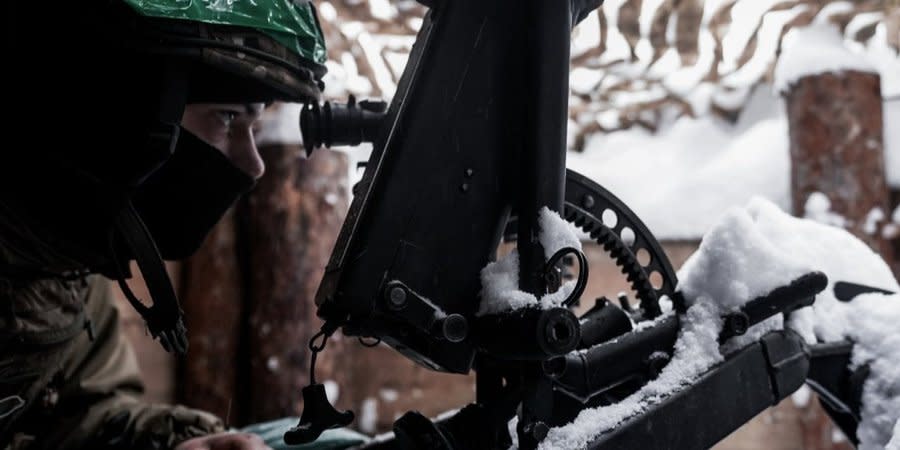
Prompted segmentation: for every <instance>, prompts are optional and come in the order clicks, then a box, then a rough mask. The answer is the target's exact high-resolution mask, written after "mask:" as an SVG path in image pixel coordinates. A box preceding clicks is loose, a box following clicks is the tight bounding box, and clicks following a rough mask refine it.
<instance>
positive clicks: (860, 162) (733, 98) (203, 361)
mask: <svg viewBox="0 0 900 450" xmlns="http://www.w3.org/2000/svg"><path fill="white" fill-rule="evenodd" d="M315 5H316V7H317V9H318V13H319V18H320V21H321V24H322V27H323V29H324V31H325V35H326V40H327V44H328V54H329V61H328V63H327V66H328V69H329V74H328V75H327V77H326V79H325V83H326V88H325V98H326V99H331V100H337V101H340V102H344V101H346V99H347V97H348V96H349V95H351V94H352V95H355V96H356V97H357V98H359V99H363V98H382V99H385V100H390V98H391V96H392V95H393V94H394V91H395V90H396V86H397V81H398V79H399V77H400V75H401V73H402V71H403V67H404V65H405V63H406V59H407V55H408V53H409V51H410V49H411V46H412V44H413V42H414V40H415V34H416V32H417V31H418V30H419V28H420V27H421V25H422V21H423V16H424V14H425V8H423V7H421V6H420V5H418V4H417V3H415V2H413V1H410V0H401V1H396V0H331V1H315ZM898 47H900V2H898V1H897V0H882V1H822V0H820V1H801V0H793V1H792V0H705V1H704V0H606V3H605V4H604V5H603V7H602V8H601V9H600V10H598V11H596V12H594V13H592V14H591V15H590V16H588V18H587V19H586V20H585V21H584V22H583V23H581V24H580V25H579V26H578V28H577V29H576V30H575V31H574V33H573V35H572V66H571V68H572V70H571V76H570V87H571V97H570V102H569V113H570V114H569V116H570V118H569V139H568V146H569V148H568V166H569V168H572V169H575V170H576V171H579V172H582V173H584V174H585V175H587V176H589V177H590V178H592V179H593V180H595V181H597V182H599V183H600V184H601V185H603V186H604V187H606V188H607V189H609V190H610V191H612V192H613V193H614V194H616V195H617V196H619V197H620V198H621V199H622V200H624V201H625V202H626V203H627V204H628V205H629V206H630V207H631V208H632V209H633V210H634V211H635V212H636V213H637V214H638V215H639V216H640V217H641V218H643V220H644V221H645V223H646V224H647V225H648V227H649V228H650V230H651V231H652V232H653V233H654V234H655V235H656V237H657V238H658V239H659V240H660V241H661V242H662V243H663V245H664V247H665V249H666V252H667V253H668V254H669V256H670V259H671V260H672V263H673V265H674V266H675V267H676V269H677V268H678V267H679V266H680V265H681V264H682V263H683V262H684V260H685V259H686V258H687V257H688V256H689V255H690V254H691V253H692V252H693V251H694V250H695V249H696V247H697V245H698V242H699V240H700V238H701V236H702V235H703V233H704V232H705V230H706V229H707V228H708V227H709V226H710V225H712V224H713V223H714V222H715V220H716V219H717V218H718V216H719V215H720V214H721V213H723V212H724V211H725V210H726V209H728V208H729V207H733V206H743V205H745V204H746V203H747V201H748V200H749V199H751V198H752V197H754V196H762V197H765V198H768V199H770V200H772V201H774V202H775V203H776V204H778V205H779V206H781V207H782V208H783V209H785V210H786V211H791V212H792V213H793V214H795V215H797V216H803V217H808V218H812V219H815V220H820V221H824V222H826V223H829V224H831V225H834V226H841V227H844V228H846V229H847V230H849V231H850V232H852V233H854V234H856V235H857V236H859V237H860V238H862V239H863V240H864V241H865V242H867V243H868V244H869V245H870V246H871V247H872V248H873V249H874V250H876V251H878V252H879V253H881V255H882V256H883V257H884V259H885V260H886V261H888V262H889V264H891V265H892V267H894V272H895V274H897V273H898V272H900V266H898V259H900V258H898V256H900V209H898V201H900V57H898V53H897V52H898ZM299 111H300V105H293V104H276V105H273V106H271V107H270V108H269V109H268V110H267V111H266V114H265V116H264V118H263V120H262V122H261V123H260V126H259V129H258V130H257V143H258V145H259V147H260V151H261V153H262V156H263V158H264V160H265V163H266V167H267V172H266V175H265V177H264V178H263V179H262V180H261V181H260V183H259V185H258V186H257V187H256V189H255V190H254V191H253V192H252V193H251V194H250V195H249V196H248V197H247V198H245V199H244V200H243V201H242V202H241V203H240V204H239V205H238V206H237V207H235V208H234V209H233V210H232V211H231V212H230V213H229V215H228V216H227V217H226V218H225V220H224V221H223V222H222V223H220V224H219V226H218V227H217V228H216V229H215V230H214V231H213V232H212V234H211V235H210V236H209V237H208V238H207V241H206V243H205V244H204V247H203V248H202V249H201V250H200V252H199V253H198V254H196V255H195V256H194V257H193V258H191V259H190V260H188V261H185V262H182V263H177V264H172V265H170V266H169V268H170V270H171V272H172V274H173V277H174V279H175V280H176V282H177V284H178V286H179V290H180V292H181V298H182V304H183V306H184V309H185V311H186V313H187V318H188V329H189V330H190V341H191V342H190V345H191V348H190V357H189V358H186V359H183V360H175V359H174V358H172V357H171V356H170V355H168V354H165V353H164V352H162V350H161V349H159V348H158V345H156V344H155V343H154V342H153V341H151V340H150V338H149V337H148V336H147V334H146V332H145V330H144V324H143V322H142V320H141V319H140V317H138V316H137V315H136V313H134V312H133V311H132V309H131V308H130V307H122V308H120V309H121V311H122V320H123V322H124V325H125V327H126V329H127V331H128V333H129V337H130V338H131V339H132V342H133V343H134V345H135V346H136V348H137V350H138V354H139V357H140V362H141V365H142V367H143V368H144V370H145V374H146V377H145V378H146V380H147V382H148V385H149V390H148V392H147V396H148V397H149V398H151V399H152V400H155V401H165V402H181V403H186V404H188V405H190V406H193V407H198V408H203V409H206V410H208V411H211V412H213V413H215V414H217V415H219V416H221V417H223V418H225V420H226V421H227V422H228V423H229V424H230V425H233V426H240V425H246V424H250V423H254V422H259V421H263V420H270V419H275V418H279V417H283V416H289V415H299V414H300V411H301V410H302V404H301V399H300V389H301V388H302V387H303V386H304V385H305V384H306V383H307V378H308V370H309V366H308V365H309V353H308V350H307V341H308V340H309V338H310V337H311V336H312V335H313V334H314V333H316V332H317V331H318V329H319V327H320V325H321V323H320V321H319V320H318V319H317V318H316V316H315V305H314V304H313V300H312V299H313V296H314V293H315V291H316V288H317V287H318V283H319V281H320V278H321V276H322V272H323V269H324V267H325V264H326V262H327V259H328V257H329V256H330V252H331V248H332V246H333V244H334V241H335V239H336V235H337V232H338V230H339V229H340V226H341V223H342V221H343V217H344V215H345V214H346V211H347V208H348V205H349V200H350V196H351V191H350V187H351V186H352V184H353V183H354V182H355V181H356V180H358V179H359V177H360V176H361V174H362V168H361V163H364V161H365V160H366V158H367V156H368V153H369V151H370V149H367V148H364V147H363V148H354V149H331V150H318V151H316V152H315V153H313V155H312V156H311V157H309V158H307V157H306V156H305V152H304V149H303V146H302V142H301V137H300V133H299V128H298V117H299ZM411 176H427V174H413V175H411ZM585 246H586V253H587V255H588V257H589V258H590V267H591V277H590V283H589V287H588V289H587V291H586V294H585V296H584V297H583V300H582V307H583V308H587V307H590V306H591V305H592V304H593V299H594V298H597V297H600V296H607V297H609V298H615V297H616V296H617V295H618V294H619V293H620V292H627V290H628V286H627V284H626V282H625V280H624V278H623V277H622V275H621V274H620V273H619V272H618V270H617V268H616V267H615V266H614V265H613V263H612V262H611V261H610V260H609V258H608V257H607V255H606V254H605V253H604V251H603V250H602V248H599V247H598V246H596V245H592V244H591V243H590V242H585ZM131 284H132V285H133V286H134V287H135V288H136V289H139V286H141V285H142V283H139V282H136V283H131ZM122 305H125V303H124V302H123V303H122ZM317 374H318V378H319V380H324V384H325V385H326V388H327V391H328V394H329V397H330V398H331V399H332V401H336V403H337V405H338V407H339V408H342V409H353V410H354V411H356V413H357V420H356V422H355V423H354V424H353V426H354V427H355V428H357V429H359V430H360V431H362V432H365V433H370V434H371V433H378V432H383V431H387V430H389V429H390V426H391V423H392V422H393V421H394V420H395V419H396V418H397V417H399V415H400V414H402V413H403V412H405V411H407V410H410V409H417V410H419V411H421V412H423V413H424V414H426V415H431V416H435V415H438V414H440V413H442V412H446V411H448V410H452V409H454V408H457V407H460V406H461V405H464V404H465V403H468V402H470V401H472V400H473V399H474V382H473V381H474V378H472V377H471V376H469V377H465V376H458V375H446V374H438V373H433V372H430V371H428V370H426V369H424V368H421V367H418V366H416V365H414V364H413V363H412V362H410V361H408V360H406V359H405V358H403V357H401V356H399V354H397V353H396V352H394V351H393V350H391V349H390V348H388V347H387V346H384V345H377V346H375V347H372V348H369V347H366V346H364V345H361V343H359V342H357V341H356V340H355V339H349V338H347V339H345V338H342V337H341V336H340V333H338V334H336V335H335V336H334V337H333V338H331V339H330V341H329V343H328V347H327V348H326V351H325V352H324V353H323V354H322V355H321V356H320V358H319V363H318V365H317ZM717 448H721V449H763V448H765V449H839V448H851V446H850V445H849V444H848V443H847V442H846V439H845V438H844V436H843V435H841V433H840V431H839V430H838V429H837V428H836V427H833V426H832V425H831V424H830V421H829V420H828V418H827V416H826V415H825V414H824V413H822V412H821V410H820V408H819V406H818V404H817V400H816V399H815V395H813V394H811V392H810V391H809V390H808V389H807V388H805V387H804V388H802V389H801V390H799V391H798V392H796V393H795V394H794V395H792V396H791V397H790V398H788V399H786V400H785V401H783V402H782V403H781V404H780V405H778V406H777V407H774V408H770V409H769V410H767V411H766V412H764V413H763V414H761V415H760V416H759V417H757V418H756V419H754V421H752V422H751V423H749V424H747V425H746V426H745V427H743V428H742V429H740V430H738V431H737V432H735V433H734V434H732V435H731V436H730V437H729V438H727V439H726V440H725V441H723V442H721V443H720V444H719V446H718V447H717Z"/></svg>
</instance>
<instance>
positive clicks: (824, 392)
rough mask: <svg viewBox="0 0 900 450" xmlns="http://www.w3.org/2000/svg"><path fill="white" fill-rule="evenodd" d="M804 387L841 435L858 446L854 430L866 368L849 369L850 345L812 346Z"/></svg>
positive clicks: (836, 343) (828, 344)
mask: <svg viewBox="0 0 900 450" xmlns="http://www.w3.org/2000/svg"><path fill="white" fill-rule="evenodd" d="M810 353H811V355H812V358H811V360H810V368H809V379H808V380H807V384H808V385H809V386H810V387H811V388H812V390H813V391H815V392H816V394H818V396H819V400H821V402H822V405H823V406H824V408H825V410H826V411H827V412H828V415H829V416H831V418H832V420H834V422H835V423H836V424H838V426H839V427H840V428H841V431H843V432H844V435H845V436H847V437H848V439H850V441H851V442H853V443H854V444H856V443H858V439H857V437H856V428H857V426H858V425H859V420H860V408H861V406H862V388H863V383H864V382H865V378H866V376H867V375H868V366H865V365H863V366H860V367H858V368H857V369H856V370H850V362H851V359H850V358H851V355H852V353H853V343H851V342H846V341H842V342H829V343H825V344H816V345H813V346H812V348H811V350H810Z"/></svg>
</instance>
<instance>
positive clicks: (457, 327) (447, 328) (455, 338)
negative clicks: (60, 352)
mask: <svg viewBox="0 0 900 450" xmlns="http://www.w3.org/2000/svg"><path fill="white" fill-rule="evenodd" d="M441 333H442V334H443V335H444V339H446V340H448V341H450V342H462V341H464V340H465V339H466V336H468V335H469V322H468V321H467V320H466V318H465V317H463V316H461V315H459V314H450V315H449V316H447V317H445V318H443V319H442V320H441Z"/></svg>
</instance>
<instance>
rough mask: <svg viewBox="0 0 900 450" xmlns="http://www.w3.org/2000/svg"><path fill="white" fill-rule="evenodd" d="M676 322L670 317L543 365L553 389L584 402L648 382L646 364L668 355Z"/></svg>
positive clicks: (676, 335) (672, 345) (674, 337)
mask: <svg viewBox="0 0 900 450" xmlns="http://www.w3.org/2000/svg"><path fill="white" fill-rule="evenodd" d="M678 324H679V319H678V317H677V316H671V317H667V318H664V319H662V320H661V321H660V322H659V323H658V324H657V325H655V326H653V327H648V328H645V329H643V330H638V331H635V332H632V333H629V334H626V335H623V336H621V337H619V338H618V339H615V340H614V341H610V342H607V343H604V344H600V345H596V346H594V347H591V348H590V349H588V350H585V351H579V352H573V353H569V354H567V355H565V356H561V357H558V358H554V359H552V360H550V361H548V363H547V364H545V368H552V369H553V370H550V372H551V373H548V375H551V376H552V377H553V378H554V381H555V385H556V386H557V387H558V388H559V389H560V390H561V391H562V392H565V393H566V395H569V396H571V397H573V398H576V399H578V400H579V401H581V402H583V403H584V402H587V401H589V400H590V399H591V398H592V397H594V396H596V395H599V394H602V393H604V392H606V391H608V390H610V389H613V388H615V387H616V386H619V385H621V384H623V383H627V382H630V381H634V380H639V381H640V382H641V383H640V384H642V383H643V382H646V381H647V379H649V378H650V374H649V373H648V371H647V363H648V361H649V359H650V356H651V355H653V354H654V353H656V352H658V351H664V352H667V353H671V352H672V351H673V349H674V347H675V340H676V339H677V337H678Z"/></svg>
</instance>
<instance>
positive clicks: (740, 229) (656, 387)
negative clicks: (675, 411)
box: [541, 198, 900, 450]
mask: <svg viewBox="0 0 900 450" xmlns="http://www.w3.org/2000/svg"><path fill="white" fill-rule="evenodd" d="M814 270H817V271H822V272H824V273H825V274H826V275H828V277H829V285H828V287H827V288H826V290H825V291H823V293H822V294H820V295H819V296H818V297H817V301H816V304H815V305H814V306H813V307H809V308H804V309H803V310H800V311H797V312H795V313H794V314H793V315H792V316H791V320H790V321H789V323H788V328H790V329H793V330H795V331H797V332H798V333H799V334H801V335H802V336H803V337H804V338H805V339H806V340H807V341H808V342H809V343H811V344H812V343H817V342H831V341H841V340H850V341H851V342H853V343H854V350H853V355H852V363H851V364H852V366H851V368H856V367H859V366H862V365H868V366H869V368H870V375H869V377H868V378H867V380H866V382H865V384H864V387H863V405H862V410H861V416H862V421H861V423H860V425H859V428H858V432H857V435H858V437H859V439H860V446H859V448H860V449H862V450H875V449H882V448H885V446H886V445H887V444H888V441H890V440H891V439H892V436H893V439H894V440H897V439H900V436H895V435H896V434H898V431H895V428H896V427H895V425H894V424H895V423H897V421H898V420H900V395H897V393H898V392H900V327H898V326H897V324H898V323H900V294H892V295H885V294H864V295H860V296H858V297H857V298H855V299H853V300H852V301H850V302H841V301H838V300H837V299H836V298H835V297H834V293H833V286H834V283H835V282H837V281H849V282H854V283H858V284H864V285H869V286H873V287H877V288H881V289H885V290H890V291H892V292H900V286H898V284H897V281H896V280H895V279H894V277H893V275H892V274H891V271H890V269H889V268H888V266H887V264H885V262H884V261H883V260H882V259H881V258H880V257H879V256H878V255H877V254H875V253H874V252H872V251H871V250H870V249H869V248H868V247H867V246H866V245H865V244H864V243H863V242H861V241H859V240H858V239H856V238H855V237H853V236H852V235H851V234H849V233H848V232H846V231H844V230H843V229H840V228H837V227H833V226H829V225H824V224H820V223H817V222H815V221H812V220H808V219H798V218H795V217H792V216H790V215H789V214H787V213H784V212H783V211H781V210H780V209H779V208H778V206H777V205H775V204H773V203H771V202H769V201H768V200H765V199H762V198H755V199H753V200H751V201H750V202H749V204H748V205H747V206H746V207H745V208H731V209H729V210H728V211H727V212H726V213H724V214H723V215H721V216H720V217H719V218H718V220H717V221H716V223H715V224H714V225H713V226H712V228H711V229H710V231H709V232H708V233H707V234H706V235H705V236H704V237H703V241H702V242H701V244H700V248H699V249H698V251H697V252H696V253H695V254H694V255H692V256H691V258H690V259H689V260H688V261H687V262H686V263H685V264H684V266H683V267H682V269H681V270H680V271H679V274H678V275H679V279H680V280H681V282H680V284H679V289H680V290H681V291H682V292H683V294H684V296H685V299H686V300H687V301H688V304H689V308H688V311H687V313H686V315H685V317H684V321H683V327H682V329H681V331H680V334H679V337H678V341H677V343H676V350H675V355H674V357H673V359H672V361H671V362H670V363H669V364H668V365H667V366H666V368H665V369H663V371H662V373H661V374H660V376H659V377H658V378H657V379H656V380H654V381H652V382H650V383H648V384H647V385H646V386H644V387H643V388H642V389H641V390H639V391H638V392H636V393H635V394H633V395H632V396H630V397H628V398H626V399H625V400H623V401H621V402H619V403H616V404H614V405H610V406H605V407H600V408H596V409H590V410H585V411H582V412H581V414H579V415H578V417H577V418H576V419H575V420H574V421H573V422H572V423H571V424H569V425H566V426H563V427H559V428H555V429H552V430H551V431H550V433H549V434H548V437H547V439H546V440H545V441H544V442H543V443H542V444H541V448H543V449H570V448H583V447H584V446H585V444H587V443H588V442H590V441H591V440H593V439H595V438H596V437H597V436H599V435H600V434H602V433H603V432H605V431H607V430H610V429H612V428H613V427H615V426H616V425H618V424H620V423H622V422H623V421H625V420H627V419H628V418H630V417H632V416H635V415H637V414H640V413H641V412H642V411H645V410H646V409H647V408H648V407H649V406H651V405H653V404H655V403H657V402H659V401H661V400H662V399H664V398H665V397H666V396H668V395H670V394H671V393H674V392H678V391H679V390H682V389H684V388H685V387H686V386H688V385H690V383H692V382H693V381H694V380H696V379H697V378H698V377H699V376H700V375H701V374H702V373H703V372H705V371H706V370H707V369H709V368H710V367H712V366H713V365H714V364H716V363H718V362H720V361H721V360H722V358H723V355H724V354H727V353H728V352H729V351H730V350H733V349H735V348H738V347H740V346H741V345H746V344H748V343H750V342H752V341H754V340H755V339H758V337H759V336H761V335H762V334H763V333H764V332H767V331H770V330H772V329H778V328H782V327H783V326H784V325H783V323H782V321H781V318H780V317H775V318H773V319H770V320H768V321H765V322H763V323H760V324H758V325H756V326H755V327H753V328H751V330H750V332H748V333H747V334H746V335H744V336H740V337H738V338H734V339H732V340H731V341H729V342H726V343H724V344H723V345H722V346H721V347H720V346H719V344H718V342H717V337H718V335H719V331H720V330H721V327H722V321H721V316H722V315H723V314H725V313H727V312H730V311H735V310H737V309H739V308H740V307H741V306H742V305H743V304H745V303H746V302H747V301H749V300H752V299H754V298H756V297H758V296H761V295H765V294H767V293H768V292H771V291H772V290H773V289H775V288H777V287H780V286H783V285H786V284H788V283H790V282H791V281H793V280H795V279H797V278H798V277H800V276H801V275H804V274H806V273H809V272H811V271H814Z"/></svg>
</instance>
